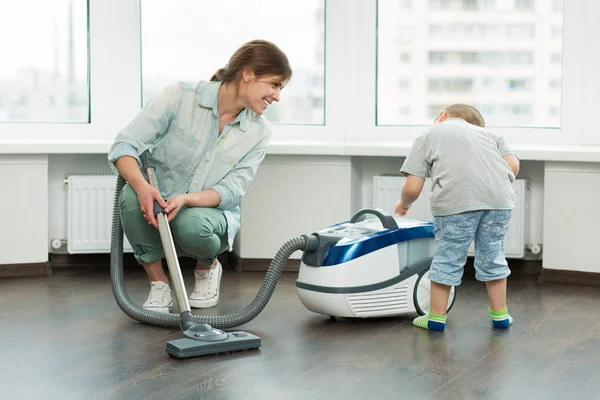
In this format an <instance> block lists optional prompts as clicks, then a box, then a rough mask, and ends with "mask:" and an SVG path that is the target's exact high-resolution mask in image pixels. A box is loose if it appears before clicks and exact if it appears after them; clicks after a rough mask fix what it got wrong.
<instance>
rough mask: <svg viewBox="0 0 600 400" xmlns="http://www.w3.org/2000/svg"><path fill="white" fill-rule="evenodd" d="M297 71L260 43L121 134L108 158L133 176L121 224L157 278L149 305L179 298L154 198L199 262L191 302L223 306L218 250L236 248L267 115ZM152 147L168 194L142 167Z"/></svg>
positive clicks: (164, 308) (166, 95)
mask: <svg viewBox="0 0 600 400" xmlns="http://www.w3.org/2000/svg"><path fill="white" fill-rule="evenodd" d="M291 76H292V70H291V68H290V65H289V62H288V59H287V57H286V55H285V54H284V53H283V52H282V51H281V50H280V49H279V48H278V47H277V46H275V45H274V44H272V43H270V42H267V41H263V40H254V41H250V42H248V43H246V44H244V45H243V46H242V47H240V48H239V49H238V50H237V51H236V52H235V53H234V54H233V55H232V56H231V58H230V59H229V62H228V63H227V65H226V66H225V67H224V68H220V69H219V70H218V71H217V72H216V73H215V74H214V75H213V76H212V78H211V80H210V81H200V82H194V83H189V82H178V83H176V84H173V85H170V86H168V87H166V88H165V89H164V90H163V91H162V92H161V93H160V94H158V95H157V96H156V97H155V98H153V99H152V100H151V101H150V102H149V103H148V104H147V105H146V106H145V107H144V108H143V109H142V110H141V111H140V112H139V113H138V114H137V115H136V117H135V118H134V119H133V121H131V122H130V123H129V124H128V125H127V126H126V127H125V129H123V130H122V131H121V132H120V133H119V134H118V135H117V137H116V139H115V142H114V144H113V145H112V147H111V149H110V152H109V155H108V159H109V162H110V165H111V167H112V168H113V169H114V170H116V171H118V173H120V174H121V175H122V176H123V178H125V180H126V181H127V184H126V185H125V186H124V187H123V190H122V192H121V196H120V199H119V207H120V209H121V222H122V224H123V230H124V232H125V235H126V237H127V239H128V240H129V243H130V244H131V246H132V248H133V251H134V255H135V257H136V259H137V260H138V262H140V263H141V264H142V265H143V266H144V269H145V270H146V273H147V275H148V279H149V281H150V294H149V296H148V299H147V300H146V302H145V303H144V305H143V307H144V308H145V309H149V310H154V311H157V312H162V313H168V312H169V309H170V308H171V307H172V305H173V301H172V296H171V290H170V288H169V285H168V283H169V281H168V279H167V276H166V275H165V272H164V270H163V267H162V258H163V257H164V252H163V247H162V244H161V240H160V235H159V232H158V229H157V227H158V225H157V222H156V219H155V216H154V213H153V202H154V200H157V201H158V203H159V204H160V205H161V207H163V208H164V209H165V212H166V213H167V215H168V220H169V221H170V226H171V232H172V235H173V240H174V242H175V246H176V250H177V254H178V256H187V257H193V258H195V259H197V264H196V270H195V271H194V275H195V285H194V290H193V292H192V294H191V295H190V296H189V303H190V307H194V308H207V307H213V306H215V305H216V304H217V303H218V301H219V285H220V281H221V276H222V273H223V270H222V266H221V264H220V263H219V261H218V260H217V256H218V255H219V254H220V253H222V252H224V251H231V249H232V245H233V239H234V237H235V235H236V233H237V232H238V231H239V228H240V208H239V203H240V200H241V198H242V197H243V196H244V194H245V193H246V190H247V188H248V184H249V183H250V182H251V181H252V179H253V178H254V175H255V173H256V170H257V168H258V166H259V165H260V163H261V162H262V160H263V159H264V157H265V153H266V150H267V146H268V144H269V140H270V136H271V128H270V124H269V123H268V121H267V120H266V119H265V118H264V117H263V116H262V114H263V112H264V111H265V110H266V109H267V107H268V106H269V105H270V104H271V103H272V102H274V101H279V98H280V92H281V90H282V89H283V87H284V86H285V85H286V84H287V82H288V81H289V79H290V78H291ZM146 150H151V151H152V154H153V156H154V158H155V160H156V176H157V180H158V184H159V188H160V193H158V191H156V190H155V189H154V188H153V187H152V186H151V185H150V184H149V183H148V182H147V181H146V180H145V179H144V176H143V175H142V172H141V169H140V166H141V164H140V158H139V156H140V154H142V153H143V152H144V151H146ZM116 171H115V172H116ZM165 199H166V200H165Z"/></svg>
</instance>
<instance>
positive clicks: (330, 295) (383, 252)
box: [296, 209, 456, 318]
mask: <svg viewBox="0 0 600 400" xmlns="http://www.w3.org/2000/svg"><path fill="white" fill-rule="evenodd" d="M367 216H375V217H376V218H367ZM313 235H315V236H317V238H318V242H319V244H318V246H317V250H316V251H312V252H305V253H304V254H303V256H302V261H301V264H300V270H299V273H298V279H297V280H296V288H297V292H298V297H299V298H300V301H301V302H302V304H303V305H304V306H305V307H306V308H307V309H308V310H310V311H313V312H316V313H320V314H324V315H329V316H330V317H332V318H335V317H346V318H374V317H388V316H398V315H403V314H410V313H417V314H420V315H424V314H425V313H427V312H428V311H429V288H430V280H429V267H430V265H431V260H432V258H433V251H434V235H433V224H432V223H431V222H424V221H417V220H411V219H407V218H404V217H394V216H392V215H390V214H388V213H387V212H385V211H384V210H381V209H374V210H370V209H366V210H361V211H359V212H358V213H356V214H355V215H354V216H353V217H352V218H351V219H350V221H348V222H344V223H341V224H337V225H333V226H330V227H328V228H325V229H322V230H320V231H318V232H316V233H314V234H313ZM455 296H456V293H455V288H454V287H452V288H451V290H450V296H449V299H448V306H447V311H450V309H451V308H452V306H453V305H454V299H455Z"/></svg>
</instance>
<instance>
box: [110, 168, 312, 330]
mask: <svg viewBox="0 0 600 400" xmlns="http://www.w3.org/2000/svg"><path fill="white" fill-rule="evenodd" d="M125 183H126V181H125V179H124V178H123V177H122V176H121V175H118V177H117V184H116V189H115V197H114V207H113V221H112V233H111V235H112V236H111V245H110V277H111V284H112V289H113V295H114V297H115V300H116V301H117V304H118V305H119V307H120V308H121V310H123V312H124V313H125V314H127V315H128V316H129V317H131V318H133V319H135V320H137V321H140V322H143V323H146V324H151V325H159V326H167V327H174V328H177V327H179V326H180V322H181V316H180V315H179V314H172V313H171V314H162V313H158V312H154V311H147V310H145V309H144V308H141V307H138V306H136V305H135V304H134V303H133V302H132V301H131V299H130V298H129V296H128V295H127V292H126V290H125V284H124V278H123V227H122V225H121V210H120V208H119V196H120V194H121V190H122V189H123V186H125ZM313 238H314V237H312V236H311V237H309V236H307V235H301V236H297V237H294V238H292V239H289V240H288V241H287V242H285V243H284V244H283V246H281V248H280V249H279V250H278V251H277V254H276V255H275V258H274V259H273V261H272V262H271V264H270V265H269V269H268V270H267V274H266V276H265V279H264V280H263V282H262V285H261V287H260V289H259V291H258V293H257V295H256V297H255V298H254V300H252V302H251V303H250V304H249V305H248V306H246V308H244V309H242V310H239V311H236V312H233V313H231V314H226V315H211V316H208V315H206V316H205V315H192V320H193V321H194V322H197V323H200V324H209V325H211V326H212V327H214V328H217V329H225V328H233V327H236V326H240V325H243V324H246V323H248V322H250V321H251V320H253V319H254V318H255V317H256V316H257V315H258V314H260V312H261V311H262V310H263V308H264V307H265V306H266V305H267V303H268V302H269V299H270V298H271V295H272V294H273V291H274V290H275V285H276V284H277V281H279V277H280V276H281V271H283V268H284V267H285V265H286V263H287V260H288V259H289V257H290V256H291V255H292V254H293V253H294V252H296V251H297V250H303V251H306V250H311V249H309V247H314V246H315V242H314V240H312V239H313ZM184 295H185V294H184Z"/></svg>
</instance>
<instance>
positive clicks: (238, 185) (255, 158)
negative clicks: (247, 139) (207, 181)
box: [211, 134, 271, 210]
mask: <svg viewBox="0 0 600 400" xmlns="http://www.w3.org/2000/svg"><path fill="white" fill-rule="evenodd" d="M270 139H271V136H270V134H269V135H268V136H267V137H265V138H264V139H263V140H261V141H260V142H259V143H258V144H257V145H256V146H255V147H254V148H253V149H252V150H250V151H249V152H248V153H247V154H246V155H245V156H244V157H242V159H241V160H240V161H239V162H238V163H237V164H236V166H235V167H234V168H233V169H232V170H231V171H230V172H229V173H228V174H227V175H225V177H224V178H223V179H222V180H221V181H220V182H218V183H217V184H215V185H213V186H212V187H211V189H213V190H215V191H216V192H217V193H219V196H221V202H220V203H219V205H218V206H217V208H219V209H222V210H228V209H233V208H236V207H238V206H239V204H240V201H241V199H242V197H244V195H245V194H246V191H247V190H248V186H249V185H250V182H252V181H253V180H254V177H255V175H256V171H257V170H258V167H259V166H260V164H261V162H262V161H263V159H264V158H265V156H266V154H267V147H268V146H269V141H270Z"/></svg>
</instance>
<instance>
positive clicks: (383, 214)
mask: <svg viewBox="0 0 600 400" xmlns="http://www.w3.org/2000/svg"><path fill="white" fill-rule="evenodd" d="M369 214H373V215H375V216H377V218H379V220H380V221H381V224H382V225H383V227H384V228H386V229H397V228H398V224H397V223H396V219H395V218H394V217H393V216H392V215H391V214H390V213H388V212H387V211H385V210H382V209H381V208H364V209H362V210H360V211H359V212H357V213H356V214H354V216H353V217H352V219H351V220H350V222H352V223H356V222H359V221H363V220H364V219H365V217H366V216H367V215H369Z"/></svg>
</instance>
